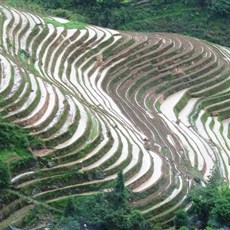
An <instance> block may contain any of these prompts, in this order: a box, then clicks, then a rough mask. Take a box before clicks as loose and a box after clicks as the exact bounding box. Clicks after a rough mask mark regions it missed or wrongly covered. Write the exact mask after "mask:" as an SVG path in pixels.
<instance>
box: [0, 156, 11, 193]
mask: <svg viewBox="0 0 230 230" xmlns="http://www.w3.org/2000/svg"><path fill="white" fill-rule="evenodd" d="M9 185H10V170H9V167H8V165H7V164H6V163H4V162H3V161H1V160H0V190H1V189H5V188H7V187H9Z"/></svg>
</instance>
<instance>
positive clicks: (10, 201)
mask: <svg viewBox="0 0 230 230" xmlns="http://www.w3.org/2000/svg"><path fill="white" fill-rule="evenodd" d="M0 12H1V14H0V17H1V21H0V35H1V36H0V45H1V46H0V47H1V48H0V95H1V102H0V113H1V115H2V116H3V117H4V118H6V119H8V120H10V121H12V122H14V123H16V124H19V125H22V126H23V127H24V128H25V129H26V130H27V131H29V132H30V134H31V135H35V136H37V137H39V138H41V139H42V140H44V146H45V148H44V149H43V150H39V151H33V155H34V157H39V158H38V159H39V160H40V161H41V162H42V161H44V159H46V160H47V161H51V162H52V167H50V168H47V167H45V166H44V167H42V166H39V167H38V166H37V167H35V168H32V169H31V168H29V169H27V168H25V170H24V171H23V172H21V173H20V174H18V175H15V177H14V178H12V183H13V184H14V186H15V187H16V188H18V191H17V192H12V193H11V195H9V194H8V195H7V197H6V196H4V194H1V200H3V201H4V202H3V203H1V213H2V214H1V215H0V218H1V219H0V221H1V223H0V229H2V228H3V227H5V226H7V225H8V224H9V223H11V222H12V220H13V221H14V222H18V221H20V220H21V219H22V218H23V217H24V216H25V215H26V214H27V213H28V211H29V210H30V209H32V208H33V207H34V206H35V205H39V204H40V205H42V206H45V207H47V208H51V207H52V205H53V204H54V203H55V202H57V201H59V200H63V199H66V198H67V197H68V196H69V195H82V196H84V195H85V196H87V195H89V194H92V193H96V192H98V190H99V189H106V188H109V187H110V186H111V183H110V182H111V181H113V180H114V179H115V178H116V175H117V172H118V171H120V170H123V172H124V175H125V179H126V186H127V187H128V188H129V189H130V190H132V191H133V192H134V194H135V198H136V199H135V200H134V201H132V205H133V206H134V207H136V208H138V209H140V210H141V211H142V212H143V214H144V217H145V218H146V219H148V220H150V221H151V222H155V221H157V222H161V223H164V224H165V225H170V224H171V223H172V219H173V216H174V212H175V210H177V209H178V208H185V209H187V208H189V207H190V204H188V203H186V201H185V198H186V195H187V193H188V191H189V190H190V189H191V188H192V187H193V185H195V184H196V183H195V181H197V180H198V178H199V179H200V180H206V179H207V177H208V175H210V172H211V169H212V168H213V167H214V166H216V167H218V168H219V169H220V170H221V172H222V174H223V176H224V177H225V178H226V181H227V182H229V181H230V160H229V159H230V125H229V124H230V50H229V49H227V48H225V47H221V46H218V45H213V44H209V43H206V42H204V41H200V40H197V39H194V38H190V37H185V36H180V35H177V34H166V33H154V34H140V33H128V32H127V33H123V32H118V31H113V30H110V29H105V28H99V27H96V26H91V25H87V26H86V27H85V28H84V29H81V30H79V29H66V28H67V27H68V21H65V20H64V21H63V20H60V19H58V18H49V20H47V18H41V17H39V16H36V15H32V14H30V13H26V12H20V11H18V10H16V9H9V8H7V7H5V6H0ZM52 21H53V22H52ZM54 24H55V25H56V26H54ZM57 25H58V26H57ZM79 170H80V172H81V173H79ZM23 194H24V195H23ZM28 201H29V202H28Z"/></svg>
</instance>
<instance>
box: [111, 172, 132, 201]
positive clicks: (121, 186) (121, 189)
mask: <svg viewBox="0 0 230 230" xmlns="http://www.w3.org/2000/svg"><path fill="white" fill-rule="evenodd" d="M112 198H113V199H114V202H115V204H119V205H127V202H128V191H127V189H126V187H125V179H124V175H123V173H122V171H121V172H119V173H118V175H117V179H116V184H115V187H114V189H113V193H112Z"/></svg>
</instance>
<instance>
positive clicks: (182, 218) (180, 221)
mask: <svg viewBox="0 0 230 230" xmlns="http://www.w3.org/2000/svg"><path fill="white" fill-rule="evenodd" d="M188 222H189V219H188V215H187V213H186V212H185V211H184V210H182V209H180V210H178V211H176V213H175V219H174V225H175V228H176V229H179V228H181V227H183V226H188Z"/></svg>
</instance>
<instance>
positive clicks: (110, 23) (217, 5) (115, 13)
mask: <svg viewBox="0 0 230 230" xmlns="http://www.w3.org/2000/svg"><path fill="white" fill-rule="evenodd" d="M7 2H8V3H9V4H11V5H13V6H17V7H24V8H26V9H28V3H30V4H29V7H30V8H31V10H32V11H35V12H44V10H45V11H46V14H53V15H56V16H58V17H64V18H68V19H71V20H72V21H74V22H73V23H72V22H70V23H67V24H66V25H65V24H64V26H67V27H68V26H70V28H72V26H77V28H78V26H80V28H81V26H82V24H81V22H82V21H85V22H87V23H91V24H96V25H100V26H105V27H109V28H114V29H118V30H128V31H130V30H131V31H143V32H172V33H180V34H185V35H190V36H193V37H197V38H201V39H204V40H208V41H211V42H214V43H218V44H221V45H224V46H230V40H229V37H230V27H229V26H228V23H225V22H226V21H229V20H230V3H229V1H228V0H218V1H217V0H210V1H206V0H193V1H187V0H173V1H168V0H157V1H149V2H148V3H146V4H142V5H139V4H135V2H137V1H134V0H133V1H122V0H113V1H107V0H106V1H105V0H104V1H96V0H89V1H81V0H78V1H73V0H68V1H63V0H58V1H45V0H39V1H38V0H20V1H18V0H17V1H15V0H7ZM79 15H84V17H82V16H79ZM75 22H77V23H75ZM79 22H80V24H79ZM52 23H53V22H52ZM55 23H56V22H55Z"/></svg>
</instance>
